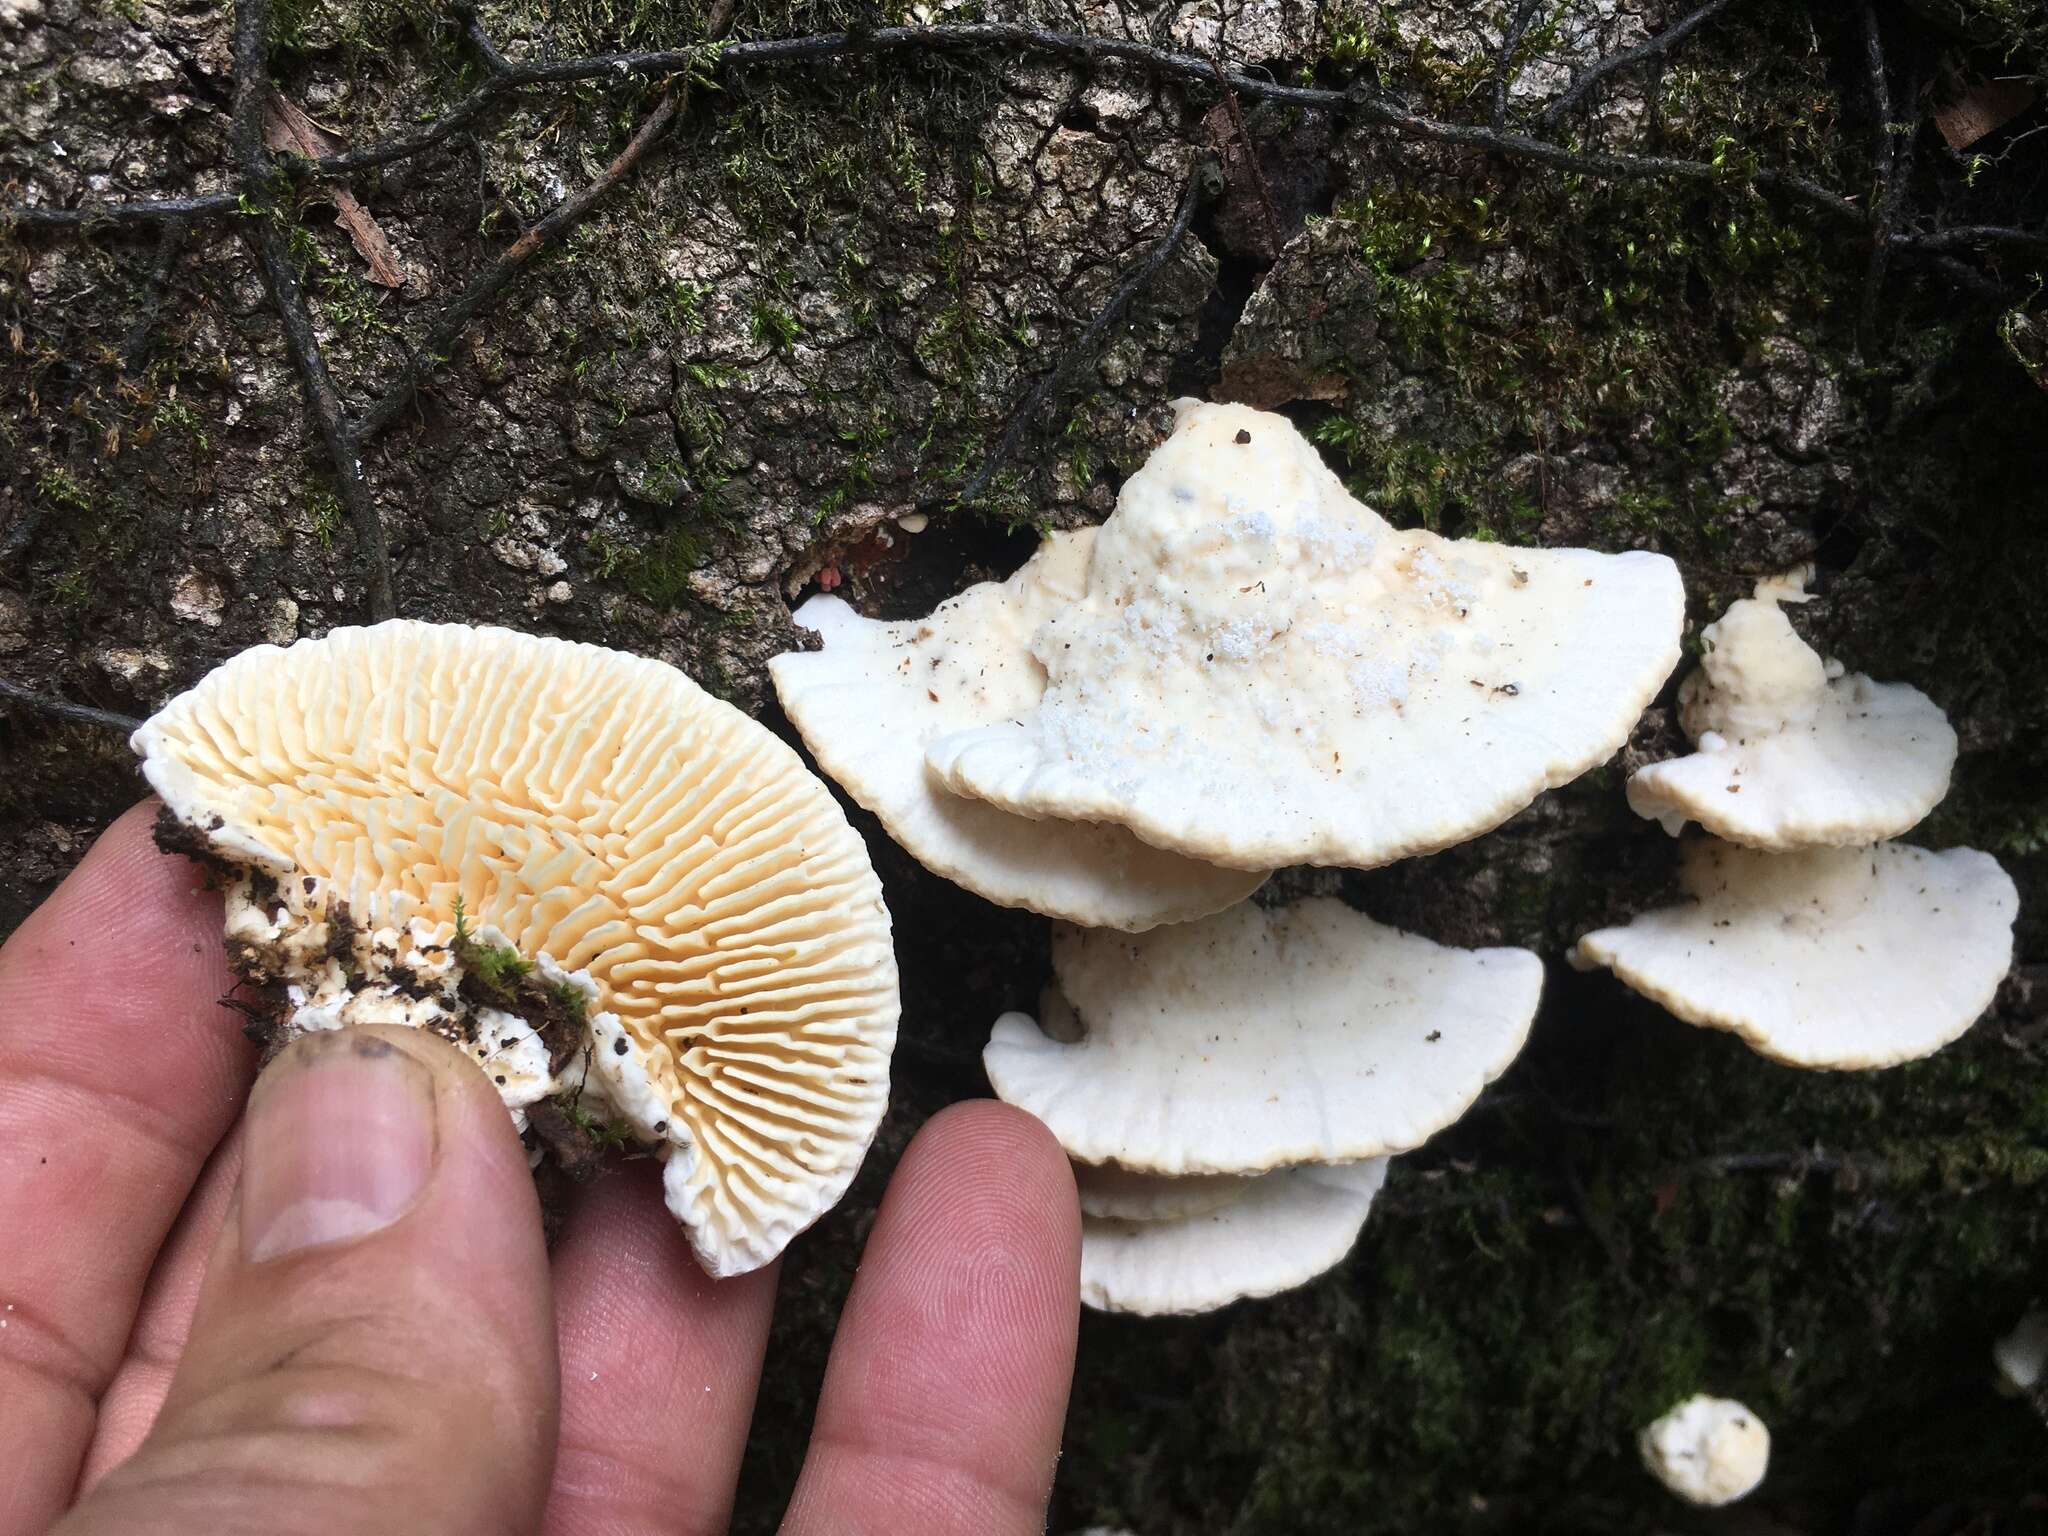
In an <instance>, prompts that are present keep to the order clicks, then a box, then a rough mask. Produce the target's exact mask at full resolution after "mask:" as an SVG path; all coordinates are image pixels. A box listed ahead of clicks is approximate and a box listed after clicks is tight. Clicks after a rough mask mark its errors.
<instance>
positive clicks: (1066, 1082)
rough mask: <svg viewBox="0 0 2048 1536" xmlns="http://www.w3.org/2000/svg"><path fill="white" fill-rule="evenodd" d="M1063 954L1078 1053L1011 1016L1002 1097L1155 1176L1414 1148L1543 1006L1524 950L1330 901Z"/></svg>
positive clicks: (1487, 1074) (997, 1052) (1469, 1094)
mask: <svg viewBox="0 0 2048 1536" xmlns="http://www.w3.org/2000/svg"><path fill="white" fill-rule="evenodd" d="M1052 947H1053V971H1054V975H1055V977H1056V978H1057V980H1056V983H1055V986H1054V987H1053V988H1052V989H1051V991H1050V993H1049V1002H1050V1003H1051V1006H1050V1007H1049V1008H1047V1009H1045V1010H1043V1011H1044V1012H1046V1013H1047V1014H1048V1015H1049V1016H1050V1017H1059V1016H1061V1015H1064V1014H1066V1013H1067V1012H1068V1011H1069V1010H1071V1015H1072V1018H1073V1020H1074V1025H1073V1028H1077V1029H1078V1030H1079V1031H1080V1038H1079V1039H1078V1040H1073V1041H1071V1042H1068V1041H1061V1040H1059V1039H1055V1038H1053V1037H1052V1036H1051V1035H1049V1034H1048V1033H1047V1032H1046V1031H1044V1030H1041V1029H1040V1028H1039V1027H1038V1025H1036V1024H1034V1023H1033V1022H1032V1020H1031V1019H1030V1018H1029V1017H1027V1016H1026V1015H1024V1014H1021V1013H1009V1014H1005V1015H1003V1016H1002V1017H1001V1018H1000V1019H998V1020H997V1021H996V1025H995V1030H994V1033H993V1034H992V1035H991V1037H990V1039H989V1043H988V1047H987V1049H986V1050H985V1051H984V1052H983V1054H982V1061H983V1064H984V1066H985V1067H986V1068H987V1071H988V1076H989V1081H990V1082H991V1083H992V1084H994V1086H995V1090H996V1093H997V1095H998V1096H999V1097H1001V1098H1003V1099H1004V1100H1006V1101H1007V1102H1009V1103H1012V1104H1015V1105H1017V1106H1019V1107H1020V1108H1022V1109H1026V1110H1029V1111H1030V1112H1031V1113H1032V1114H1034V1115H1036V1116H1038V1118H1039V1119H1041V1120H1043V1121H1044V1122H1045V1124H1046V1125H1047V1127H1048V1128H1049V1129H1050V1130H1051V1131H1052V1133H1053V1135H1054V1137H1055V1138H1056V1139H1057V1140H1058V1141H1059V1143H1060V1145H1061V1146H1062V1147H1064V1148H1065V1149H1066V1151H1067V1155H1068V1156H1069V1157H1072V1158H1074V1159H1076V1160H1077V1161H1079V1162H1084V1163H1115V1164H1117V1165H1118V1166H1120V1167H1122V1168H1125V1169H1130V1170H1135V1171H1138V1172H1144V1173H1158V1174H1170V1175H1185V1174H1214V1173H1227V1174H1241V1173H1259V1172H1263V1171H1265V1170H1268V1169H1272V1168H1279V1167H1284V1166H1286V1165H1289V1164H1293V1163H1304V1162H1318V1163H1332V1162H1351V1161H1355V1160H1357V1159H1361V1158H1370V1157H1379V1156H1382V1155H1384V1154H1387V1153H1392V1152H1401V1151H1405V1150H1407V1149H1408V1148H1411V1147H1414V1146H1417V1145H1419V1144H1420V1143H1421V1142H1422V1141H1424V1140H1425V1139H1426V1138H1428V1137H1429V1136H1431V1135H1433V1134H1434V1133H1435V1132H1437V1131H1439V1130H1441V1129H1443V1127H1445V1126H1447V1125H1449V1124H1450V1123H1451V1122H1452V1121H1454V1120H1456V1119H1457V1118H1458V1117H1459V1116H1460V1115H1461V1114H1463V1113H1464V1112H1465V1110H1466V1109H1467V1108H1468V1107H1469V1106H1470V1105H1471V1103H1472V1101H1473V1100H1474V1099H1475V1098H1477V1097H1478V1095H1479V1091H1480V1089H1482V1088H1483V1087H1485V1085H1486V1084H1487V1083H1489V1082H1491V1081H1492V1080H1493V1079H1494V1078H1496V1077H1498V1076H1499V1075H1500V1074H1501V1072H1503V1071H1504V1070H1506V1068H1507V1065H1508V1063H1509V1062H1510V1061H1512V1060H1513V1059H1514V1057H1515V1054H1516V1052H1518V1051H1519V1050H1520V1049H1521V1047H1522V1042H1523V1041H1524V1040H1525V1039H1526V1038H1527V1037H1528V1033H1529V1026H1530V1023H1531V1022H1532V1021H1533V1020H1534V1018H1535V1015H1536V1003H1537V999H1538V997H1539V996H1540V994H1541V992H1542V990H1543V965H1542V962H1541V961H1539V960H1538V959H1537V958H1536V956H1535V955H1533V954H1531V953H1529V952H1528V951H1527V950H1522V949H1479V950H1464V949H1450V948H1446V947H1444V946H1442V945H1439V944H1433V943H1431V942H1430V941H1429V940H1428V939H1424V938H1418V937H1416V936H1415V935H1413V934H1407V933H1401V932H1399V931H1397V930H1395V929H1392V928H1387V927H1383V926H1382V925H1380V924H1378V923H1375V922H1374V921H1372V919H1370V918H1368V917H1366V916H1364V915H1363V914H1361V913H1358V912H1354V911H1352V910H1351V909H1350V908H1348V907H1346V906H1344V905H1343V904H1342V903H1341V902H1338V901H1334V900H1331V899H1329V898H1316V899H1312V900H1309V901H1304V902H1301V903H1299V904H1297V905H1295V906H1293V907H1290V908H1288V909H1286V910H1284V911H1280V912H1268V911H1266V910H1265V909H1263V908H1261V907H1258V906H1256V905H1253V904H1251V903H1244V904H1241V905H1239V906H1236V907H1233V908H1231V909H1230V910H1229V911H1227V912H1222V913H1218V914H1217V915H1216V916H1214V917H1208V918H1203V919H1201V920H1200V921H1198V922H1192V923H1182V924H1177V925H1175V926H1173V927H1169V928H1157V929H1154V930H1153V931H1152V932H1150V933H1146V934H1140V935H1136V936H1131V935H1127V934H1113V933H1101V932H1096V931H1091V930H1088V929H1082V928H1071V927H1066V926H1060V927H1056V928H1055V929H1054V930H1053V941H1052ZM1056 1032H1057V1033H1061V1034H1065V1033H1070V1032H1071V1030H1069V1029H1058V1030H1057V1031H1056Z"/></svg>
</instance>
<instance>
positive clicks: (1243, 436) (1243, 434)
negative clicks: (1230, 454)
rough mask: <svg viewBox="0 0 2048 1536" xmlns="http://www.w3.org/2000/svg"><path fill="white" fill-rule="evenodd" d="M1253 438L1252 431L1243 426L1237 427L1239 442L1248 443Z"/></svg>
mask: <svg viewBox="0 0 2048 1536" xmlns="http://www.w3.org/2000/svg"><path fill="white" fill-rule="evenodd" d="M1251 440H1252V435H1251V433H1249V432H1247V431H1246V430H1245V429H1244V428H1243V427H1239V428H1238V429H1237V441H1238V442H1239V443H1240V444H1244V443H1248V442H1250V441H1251Z"/></svg>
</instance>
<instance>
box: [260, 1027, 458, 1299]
mask: <svg viewBox="0 0 2048 1536" xmlns="http://www.w3.org/2000/svg"><path fill="white" fill-rule="evenodd" d="M433 1168H434V1079H433V1076H432V1074H430V1073H429V1072H428V1071H427V1069H426V1068H425V1067H424V1066H422V1065H421V1064H420V1063H419V1062H417V1061H415V1060H413V1058H412V1057H410V1056H408V1055H407V1054H406V1053H405V1052H404V1051H402V1050H400V1049H399V1048H398V1047H397V1046H395V1045H393V1044H391V1043H390V1042H389V1041H388V1040H382V1039H379V1038H378V1037H377V1036H375V1035H371V1034H364V1033H360V1032H358V1031H355V1030H338V1031H335V1032H334V1033H332V1034H319V1035H308V1036H306V1037H305V1038H304V1039H302V1040H300V1041H298V1042H297V1043H296V1044H294V1045H293V1046H291V1047H290V1049H288V1050H287V1051H286V1052H285V1054H284V1055H283V1056H281V1057H279V1058H278V1060H277V1061H276V1062H275V1063H273V1064H272V1066H271V1068H270V1070H269V1071H268V1072H266V1073H264V1074H263V1077H262V1078H261V1080H260V1081H258V1083H257V1084H256V1091H255V1093H254V1094H253V1095H251V1097H250V1101H249V1133H248V1141H247V1144H246V1147H245V1149H244V1153H243V1164H242V1255H243V1257H244V1258H245V1259H247V1260H248V1261H249V1262H250V1263H252V1264H253V1263H260V1262H262V1261H263V1260H265V1259H275V1258H281V1257H283V1256H284V1255H285V1254H289V1253H296V1252H298V1251H299V1250H300V1249H302V1248H311V1247H314V1246H315V1245H317V1244H320V1243H340V1242H346V1241H348V1240H350V1239H351V1238H358V1237H362V1236H365V1235H366V1234H368V1233H371V1232H378V1231H382V1230H383V1229H384V1228H385V1227H388V1226H390V1225H391V1223H392V1222H394V1221H396V1220H397V1219H398V1218H399V1217H401V1216H403V1215H404V1214H405V1213H406V1212H407V1211H408V1210H409V1209H411V1207H412V1204H413V1202H414V1201H415V1200H417V1199H418V1198H419V1195H420V1191H421V1190H422V1189H424V1188H425V1187H426V1183H427V1177H428V1175H429V1174H431V1173H432V1172H433Z"/></svg>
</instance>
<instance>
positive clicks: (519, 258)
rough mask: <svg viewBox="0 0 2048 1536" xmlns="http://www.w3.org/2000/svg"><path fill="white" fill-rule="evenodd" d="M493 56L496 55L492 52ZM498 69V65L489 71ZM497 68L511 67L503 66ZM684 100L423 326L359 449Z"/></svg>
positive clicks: (716, 22) (364, 423) (713, 23)
mask: <svg viewBox="0 0 2048 1536" xmlns="http://www.w3.org/2000/svg"><path fill="white" fill-rule="evenodd" d="M732 10H733V0H720V3H719V4H718V5H717V6H715V7H713V10H712V14H711V17H710V20H709V29H710V32H711V35H712V36H713V37H717V36H719V35H721V34H722V33H723V32H724V31H725V29H726V28H727V27H728V26H730V25H731V24H732ZM469 25H470V27H471V29H472V35H473V36H474V38H475V40H476V41H477V42H478V43H479V44H480V45H482V46H485V47H488V46H489V39H488V38H486V37H484V35H483V32H482V29H481V28H480V27H478V26H477V25H476V19H475V17H474V16H471V17H470V18H469ZM492 51H493V52H494V53H495V50H492ZM498 58H499V59H500V61H501V64H502V61H503V56H502V55H498ZM498 67H500V65H494V66H493V68H498ZM502 67H506V68H509V67H510V66H509V64H502ZM689 99H690V83H689V79H688V77H687V76H686V77H684V79H683V80H682V81H680V82H679V83H678V84H676V85H674V86H671V87H670V88H669V89H668V91H666V92H665V93H664V94H663V95H662V98H661V100H660V101H659V102H657V103H656V104H655V107H654V110H653V111H652V112H650V113H649V114H648V115H647V119H646V121H645V122H643V123H641V125H640V127H639V130H638V131H637V132H635V133H634V135H633V137H632V138H631V139H629V140H628V141H627V143H626V147H625V148H624V149H622V150H620V151H619V153H618V154H617V155H616V156H615V157H613V159H612V162H611V164H610V165H608V166H606V167H605V168H604V171H603V173H602V174H601V175H599V176H597V177H596V178H595V179H594V180H592V181H591V182H590V184H589V185H588V186H585V187H583V188H582V189H580V190H579V191H576V192H572V193H570V194H569V195H568V196H567V197H565V198H563V199H562V200H561V201H560V202H558V203H556V204H555V206H554V207H552V208H550V209H549V210H548V211H547V212H546V213H544V214H542V215H541V217H540V218H538V219H536V220H535V221H534V222H533V223H532V224H531V225H529V226H528V227H527V229H526V230H525V231H524V233H522V234H521V235H520V236H519V238H518V239H517V240H514V241H513V242H512V244H511V245H509V246H507V247H506V248H505V252H504V254H503V255H501V256H500V257H499V258H498V259H497V260H496V261H494V262H492V263H491V265H490V266H489V267H488V268H486V269H485V270H484V271H483V272H482V273H481V274H479V275H478V277H477V278H476V280H475V281H473V282H472V283H471V284H470V285H469V286H468V287H467V288H465V289H463V291H462V292H461V293H460V294H458V295H456V297H455V298H453V299H451V300H450V301H449V302H448V303H447V304H446V305H444V306H443V307H442V309H441V311H440V313H439V314H437V315H436V316H435V317H434V320H433V323H432V324H431V325H429V326H428V327H427V333H426V335H425V336H424V337H422V338H421V341H420V344H419V346H418V348H417V349H416V351H415V358H416V359H417V361H416V362H415V363H413V364H411V365H409V366H408V367H407V368H406V371H405V376H404V377H403V378H401V379H400V380H399V381H398V382H397V383H396V384H393V385H392V386H391V388H390V389H388V390H386V391H385V392H384V393H383V394H382V395H381V396H379V397H378V398H377V400H376V401H374V402H373V403H372V404H371V405H370V407H369V408H368V409H367V410H365V411H364V412H363V415H362V419H361V420H360V421H359V422H358V423H357V424H356V428H355V433H354V437H355V441H356V443H357V445H358V447H360V446H361V445H362V444H365V443H369V442H372V441H374V440H375V439H376V438H377V437H378V436H379V435H380V434H381V433H382V432H383V431H384V430H385V429H386V428H388V427H389V426H391V424H392V423H393V422H395V421H396V420H397V419H398V418H399V417H400V416H401V415H403V414H404V412H405V409H406V407H407V406H409V405H410V404H412V401H413V398H414V396H415V395H417V394H418V392H419V387H420V384H421V383H422V382H423V381H424V379H425V377H426V375H427V374H428V373H431V372H432V371H433V370H434V369H435V368H437V367H439V366H440V364H441V363H443V362H445V361H446V360H447V358H448V355H449V353H450V351H451V350H452V349H453V347H454V345H455V342H456V340H457V338H458V337H460V336H461V335H462V332H463V330H464V329H465V328H466V327H467V326H468V325H469V323H470V321H472V320H474V319H475V318H476V317H477V316H478V315H479V314H481V313H482V312H483V310H484V309H485V308H486V307H488V306H489V304H490V303H491V301H492V300H493V299H495V298H497V296H498V295H499V294H500V293H501V292H502V291H504V289H505V286H506V285H507V284H508V283H510V282H511V281H512V279H513V278H515V277H517V276H518V275H519V272H520V270H521V269H522V268H523V267H525V265H526V264H527V263H528V262H529V261H531V260H532V259H533V258H534V256H535V255H536V254H538V253H539V252H540V250H541V249H542V247H544V246H546V245H547V244H548V243H549V242H550V241H552V240H553V239H555V238H556V237H557V236H558V235H560V234H562V233H563V232H565V231H566V230H568V229H570V228H572V227H573V226H574V225H576V224H577V223H578V222H580V221H581V219H582V218H583V216H584V215H585V214H586V213H588V212H589V211H590V210H591V209H592V208H593V207H595V206H596V205H597V203H598V201H599V199H601V198H602V197H603V196H604V195H605V194H606V193H607V192H609V191H611V189H612V188H613V187H615V186H617V185H618V184H619V182H620V181H622V180H624V179H625V177H626V175H627V173H628V172H630V171H631V170H632V169H633V167H634V166H635V165H637V164H638V163H639V162H640V159H641V157H642V156H643V155H645V154H646V153H647V151H648V149H649V147H650V146H652V145H653V144H654V142H655V141H656V140H657V139H659V138H660V137H661V135H662V133H663V132H664V131H665V130H666V129H667V128H668V125H669V124H670V123H671V122H673V121H674V120H675V118H676V116H677V114H678V113H680V112H682V111H683V110H684V108H686V107H687V106H688V104H689Z"/></svg>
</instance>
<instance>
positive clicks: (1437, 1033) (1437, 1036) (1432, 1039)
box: [1422, 1029, 1444, 1045]
mask: <svg viewBox="0 0 2048 1536" xmlns="http://www.w3.org/2000/svg"><path fill="white" fill-rule="evenodd" d="M1443 1037H1444V1032H1443V1031H1442V1030H1440V1029H1432V1030H1431V1031H1430V1032H1429V1033H1428V1034H1426V1035H1424V1036H1423V1037H1422V1038H1423V1039H1424V1040H1426V1041H1427V1042H1428V1043H1429V1044H1431V1045H1435V1044H1436V1043H1437V1041H1439V1040H1441V1039H1443Z"/></svg>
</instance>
